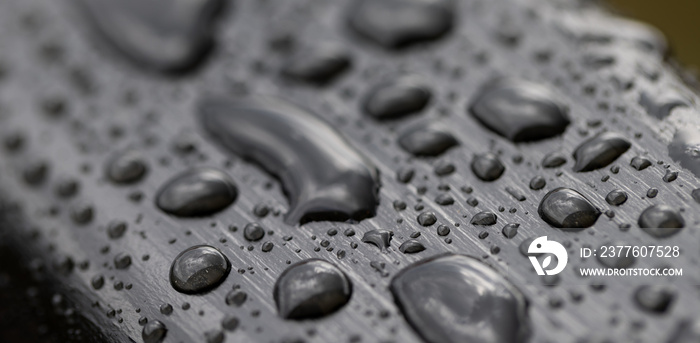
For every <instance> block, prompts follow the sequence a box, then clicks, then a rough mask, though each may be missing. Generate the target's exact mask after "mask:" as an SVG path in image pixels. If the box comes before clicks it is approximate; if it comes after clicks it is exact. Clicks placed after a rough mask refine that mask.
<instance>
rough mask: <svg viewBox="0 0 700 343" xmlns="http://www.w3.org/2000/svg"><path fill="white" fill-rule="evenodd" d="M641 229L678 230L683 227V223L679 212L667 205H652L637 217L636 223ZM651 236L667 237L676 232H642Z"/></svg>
mask: <svg viewBox="0 0 700 343" xmlns="http://www.w3.org/2000/svg"><path fill="white" fill-rule="evenodd" d="M637 224H639V227H640V228H642V229H663V228H666V229H674V228H675V229H680V228H683V227H684V226H685V221H684V220H683V217H682V216H681V214H680V212H678V211H676V210H674V209H673V208H671V207H670V206H667V205H654V206H650V207H648V208H647V209H646V210H644V212H642V214H641V215H640V216H639V220H638V221H637ZM644 231H645V232H647V233H649V234H650V235H652V236H657V235H662V236H664V237H665V236H669V235H672V234H674V233H675V232H676V231H678V230H644Z"/></svg>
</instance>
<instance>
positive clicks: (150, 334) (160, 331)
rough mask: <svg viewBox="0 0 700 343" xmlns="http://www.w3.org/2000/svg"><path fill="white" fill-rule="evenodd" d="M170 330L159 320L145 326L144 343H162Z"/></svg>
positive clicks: (142, 332)
mask: <svg viewBox="0 0 700 343" xmlns="http://www.w3.org/2000/svg"><path fill="white" fill-rule="evenodd" d="M167 333H168V328H166V327H165V324H163V323H161V322H160V321H158V320H152V321H150V322H148V323H147V324H146V325H144V326H143V330H142V331H141V338H143V342H144V343H160V342H162V341H163V339H165V335H166V334H167Z"/></svg>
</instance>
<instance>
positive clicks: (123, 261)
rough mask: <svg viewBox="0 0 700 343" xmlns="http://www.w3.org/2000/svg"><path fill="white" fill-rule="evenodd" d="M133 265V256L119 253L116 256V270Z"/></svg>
mask: <svg viewBox="0 0 700 343" xmlns="http://www.w3.org/2000/svg"><path fill="white" fill-rule="evenodd" d="M130 265H131V256H129V255H128V254H126V253H123V252H122V253H118V254H117V255H116V256H114V268H117V269H126V268H129V266H130Z"/></svg>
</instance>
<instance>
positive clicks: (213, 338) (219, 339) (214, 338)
mask: <svg viewBox="0 0 700 343" xmlns="http://www.w3.org/2000/svg"><path fill="white" fill-rule="evenodd" d="M225 338H226V336H225V335H224V332H223V331H221V330H211V331H207V332H205V333H204V340H205V341H206V342H207V343H223V341H224V339H225Z"/></svg>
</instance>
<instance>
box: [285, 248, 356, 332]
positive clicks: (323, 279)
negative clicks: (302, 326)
mask: <svg viewBox="0 0 700 343" xmlns="http://www.w3.org/2000/svg"><path fill="white" fill-rule="evenodd" d="M351 295H352V284H351V283H350V280H349V279H348V277H347V276H346V275H345V273H343V272H342V271H341V270H340V269H338V267H336V266H334V265H332V264H330V263H328V262H326V261H323V260H306V261H302V262H299V263H297V264H294V265H292V266H291V267H289V268H287V270H285V271H284V272H283V273H282V275H280V277H279V279H277V282H276V283H275V289H274V298H275V303H276V304H277V310H278V311H279V313H280V315H281V316H282V317H284V318H286V319H295V320H300V319H309V318H318V317H323V316H326V315H328V314H331V313H333V312H335V311H337V310H338V309H340V308H341V307H343V306H344V305H345V304H346V303H347V302H348V301H349V300H350V296H351Z"/></svg>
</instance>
